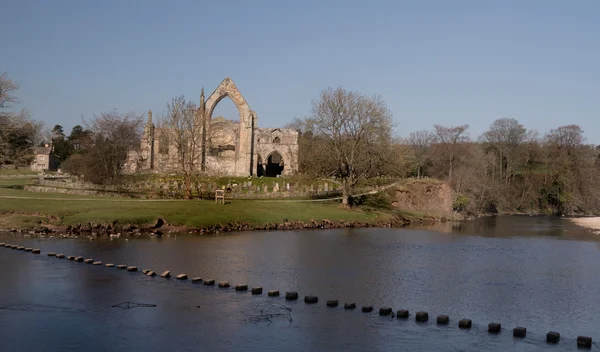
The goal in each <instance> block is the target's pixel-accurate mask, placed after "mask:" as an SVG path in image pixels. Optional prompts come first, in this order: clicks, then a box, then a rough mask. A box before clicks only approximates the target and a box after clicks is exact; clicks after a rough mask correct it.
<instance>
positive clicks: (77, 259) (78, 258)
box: [75, 257, 83, 262]
mask: <svg viewBox="0 0 600 352" xmlns="http://www.w3.org/2000/svg"><path fill="white" fill-rule="evenodd" d="M75 261H76V262H82V261H83V257H75Z"/></svg>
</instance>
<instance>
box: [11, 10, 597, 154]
mask: <svg viewBox="0 0 600 352" xmlns="http://www.w3.org/2000/svg"><path fill="white" fill-rule="evenodd" d="M0 19H1V21H2V22H1V23H2V44H0V71H5V70H6V71H8V73H9V75H10V77H11V78H13V79H14V80H16V81H17V82H18V83H20V85H21V89H20V91H19V92H18V94H19V96H20V98H21V99H22V101H23V103H22V104H21V105H20V107H23V108H26V109H28V110H30V111H31V113H32V116H33V117H34V118H35V119H38V120H42V121H44V122H45V123H46V124H47V125H48V126H50V127H51V126H53V125H54V124H57V123H58V124H61V125H63V126H64V127H65V129H66V131H67V132H69V131H70V128H71V127H72V126H73V125H75V124H78V123H80V122H81V117H82V116H84V117H91V116H93V115H94V114H97V113H99V112H102V111H107V110H110V109H112V108H117V109H119V110H120V111H122V112H127V111H135V112H139V113H145V112H146V111H147V110H149V109H152V110H153V112H154V113H155V114H159V113H160V112H164V111H165V106H166V102H167V101H168V100H170V99H171V98H172V97H174V96H177V95H185V96H186V97H187V98H189V99H192V100H194V101H195V102H198V100H199V95H200V89H201V88H202V87H203V86H204V87H205V90H206V93H207V94H210V93H211V92H212V91H213V90H214V89H215V88H216V87H217V85H218V84H219V83H220V82H221V81H222V80H223V79H224V78H225V77H231V78H232V79H233V81H234V82H235V83H236V85H237V86H238V88H239V89H240V91H241V92H242V94H243V95H244V97H245V98H246V100H247V101H248V103H249V104H250V107H251V108H252V109H253V110H254V111H256V112H257V114H258V119H259V120H258V123H259V126H260V127H280V126H283V125H285V124H286V123H287V122H289V121H290V120H292V119H293V118H294V117H303V116H307V115H309V114H310V107H311V100H312V99H314V98H316V97H317V96H318V94H319V92H320V91H321V90H322V89H325V88H327V87H329V86H332V87H337V86H342V87H344V88H346V89H351V90H357V91H360V92H362V93H366V94H374V93H377V94H380V95H381V96H382V97H383V99H384V100H385V101H386V103H387V105H388V107H389V108H390V110H391V111H392V113H393V115H394V120H395V122H396V124H397V125H398V127H397V129H396V130H397V133H398V134H399V135H407V134H408V133H409V132H411V131H416V130H421V129H430V128H432V126H433V125H434V124H442V125H458V124H464V123H466V124H469V125H470V126H471V135H472V136H478V135H479V134H480V133H481V132H483V131H485V130H486V129H487V128H488V126H489V125H490V124H491V123H492V121H493V120H495V119H497V118H500V117H511V118H516V119H518V120H519V121H520V122H521V123H523V124H524V125H525V126H526V127H527V128H532V129H537V130H539V131H541V132H546V131H548V130H549V129H551V128H555V127H558V126H560V125H566V124H571V123H576V124H579V125H580V126H581V127H582V128H583V129H584V130H585V134H586V137H587V138H588V141H589V142H592V143H595V144H599V143H600V99H599V98H600V95H599V93H600V1H598V0H577V1H568V0H514V1H513V0H497V1H495V0H452V1H450V0H437V1H434V0H413V1H401V0H389V1H383V0H382V1H378V0H369V1H365V0H362V1H354V0H340V1H334V0H321V1H319V0H316V1H313V0H296V1H287V0H272V1H270V0H269V1H261V0H254V1H251V0H227V1H198V0H196V1H183V0H172V1H166V0H160V1H158V0H102V1H92V0H72V1H66V0H52V1H50V0H39V1H33V0H3V1H2V2H1V4H0ZM215 114H220V115H223V116H225V117H228V118H237V116H238V114H237V110H236V109H235V106H234V105H233V103H232V102H231V101H230V100H228V99H225V100H223V101H222V102H221V104H220V105H219V106H218V107H217V109H216V110H215ZM215 116H216V115H215Z"/></svg>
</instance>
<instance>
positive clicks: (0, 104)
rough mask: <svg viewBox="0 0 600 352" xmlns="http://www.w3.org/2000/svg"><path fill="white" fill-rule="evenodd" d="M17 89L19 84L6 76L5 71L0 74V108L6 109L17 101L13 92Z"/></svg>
mask: <svg viewBox="0 0 600 352" xmlns="http://www.w3.org/2000/svg"><path fill="white" fill-rule="evenodd" d="M18 89H19V85H18V84H17V83H16V82H14V81H13V80H12V79H10V78H9V77H8V73H7V72H6V71H4V72H2V74H0V109H7V108H10V107H11V106H12V104H16V103H18V102H19V99H18V98H17V97H16V96H15V95H14V92H15V91H16V90H18ZM0 114H1V112H0Z"/></svg>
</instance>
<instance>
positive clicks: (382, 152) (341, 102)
mask: <svg viewBox="0 0 600 352" xmlns="http://www.w3.org/2000/svg"><path fill="white" fill-rule="evenodd" d="M305 126H306V128H307V130H308V131H309V132H310V133H311V134H312V143H313V145H314V150H315V151H317V153H311V155H313V156H315V157H316V158H315V159H313V165H314V169H313V171H316V172H318V173H319V174H321V175H323V176H335V177H337V178H339V179H341V183H342V206H343V207H347V206H349V202H348V200H349V198H350V196H351V194H352V191H353V189H354V187H355V186H356V184H357V183H358V182H359V181H360V180H361V179H363V178H366V177H369V176H371V175H376V174H377V173H378V170H377V166H378V165H381V164H382V162H381V160H380V159H382V158H385V157H387V156H388V155H389V150H390V145H391V139H392V136H391V132H392V117H391V113H390V111H389V110H388V108H387V106H386V105H385V103H384V102H383V100H382V99H381V98H380V97H379V96H371V97H369V96H366V95H363V94H361V93H357V92H352V91H347V90H345V89H342V88H337V89H333V88H329V89H326V90H324V91H322V92H321V94H320V96H319V99H317V100H315V101H313V106H312V116H311V117H310V118H309V119H307V121H306V124H305Z"/></svg>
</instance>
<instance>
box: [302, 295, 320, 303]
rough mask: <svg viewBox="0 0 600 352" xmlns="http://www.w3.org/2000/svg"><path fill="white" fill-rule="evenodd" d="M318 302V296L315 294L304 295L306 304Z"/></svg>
mask: <svg viewBox="0 0 600 352" xmlns="http://www.w3.org/2000/svg"><path fill="white" fill-rule="evenodd" d="M318 302H319V297H317V296H304V303H306V304H315V303H318Z"/></svg>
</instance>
